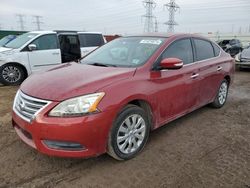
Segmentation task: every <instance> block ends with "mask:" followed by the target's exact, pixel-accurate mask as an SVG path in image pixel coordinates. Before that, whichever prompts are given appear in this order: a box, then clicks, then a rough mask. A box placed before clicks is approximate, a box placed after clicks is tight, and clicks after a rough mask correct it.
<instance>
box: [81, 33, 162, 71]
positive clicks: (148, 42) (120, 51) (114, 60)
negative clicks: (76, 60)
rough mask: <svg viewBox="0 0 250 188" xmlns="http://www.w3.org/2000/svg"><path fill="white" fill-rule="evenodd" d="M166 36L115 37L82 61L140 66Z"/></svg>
mask: <svg viewBox="0 0 250 188" xmlns="http://www.w3.org/2000/svg"><path fill="white" fill-rule="evenodd" d="M164 41H165V38H155V37H123V38H118V39H115V40H113V41H111V42H109V43H107V44H106V45H104V46H102V47H100V48H99V49H97V50H96V51H94V52H92V53H91V54H89V55H88V56H86V57H85V58H84V59H82V61H81V63H83V64H103V65H106V66H117V67H138V66H140V65H142V64H144V63H146V61H147V60H148V59H149V58H150V57H151V56H152V55H153V53H154V52H155V51H156V50H157V49H158V48H159V47H160V46H161V45H162V44H163V43H164Z"/></svg>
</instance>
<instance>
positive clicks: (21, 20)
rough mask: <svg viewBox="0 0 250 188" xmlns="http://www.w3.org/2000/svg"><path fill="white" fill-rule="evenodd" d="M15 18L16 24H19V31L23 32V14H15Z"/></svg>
mask: <svg viewBox="0 0 250 188" xmlns="http://www.w3.org/2000/svg"><path fill="white" fill-rule="evenodd" d="M16 16H17V17H18V21H17V22H18V23H19V24H20V29H21V31H24V17H25V15H23V14H16Z"/></svg>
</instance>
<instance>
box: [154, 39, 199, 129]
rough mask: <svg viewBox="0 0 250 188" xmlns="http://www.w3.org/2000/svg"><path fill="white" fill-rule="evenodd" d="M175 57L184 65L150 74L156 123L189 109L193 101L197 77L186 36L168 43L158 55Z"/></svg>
mask: <svg viewBox="0 0 250 188" xmlns="http://www.w3.org/2000/svg"><path fill="white" fill-rule="evenodd" d="M171 57H174V58H179V59H181V60H182V61H183V63H184V66H183V67H182V68H181V69H178V70H160V71H158V72H155V73H153V74H152V76H153V77H152V78H151V81H152V82H153V83H155V84H156V85H153V86H152V88H154V87H155V88H156V89H155V92H156V93H157V94H156V96H157V97H156V98H155V99H152V101H156V102H157V106H158V108H159V111H160V114H158V115H159V118H157V119H160V122H159V124H162V123H164V122H165V121H166V120H169V119H174V118H175V117H177V116H180V115H181V114H183V113H185V112H187V111H189V110H191V109H192V108H193V107H195V106H196V105H197V102H198V97H199V85H200V79H199V77H198V69H197V68H196V66H195V65H194V63H193V62H194V57H193V48H192V43H191V40H190V38H185V39H180V40H177V41H175V42H174V43H172V44H171V45H170V46H169V47H168V48H167V49H166V50H165V51H164V52H163V54H162V55H161V57H160V59H159V60H158V62H160V61H161V60H162V59H164V58H171Z"/></svg>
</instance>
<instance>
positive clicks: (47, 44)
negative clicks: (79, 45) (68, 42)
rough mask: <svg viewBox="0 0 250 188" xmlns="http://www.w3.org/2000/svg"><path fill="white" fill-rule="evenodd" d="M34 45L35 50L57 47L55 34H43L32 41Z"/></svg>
mask: <svg viewBox="0 0 250 188" xmlns="http://www.w3.org/2000/svg"><path fill="white" fill-rule="evenodd" d="M32 44H35V45H36V49H37V50H51V49H57V48H58V45H57V36H56V35H54V34H52V35H43V36H41V37H39V38H37V39H36V40H34V41H33V42H32Z"/></svg>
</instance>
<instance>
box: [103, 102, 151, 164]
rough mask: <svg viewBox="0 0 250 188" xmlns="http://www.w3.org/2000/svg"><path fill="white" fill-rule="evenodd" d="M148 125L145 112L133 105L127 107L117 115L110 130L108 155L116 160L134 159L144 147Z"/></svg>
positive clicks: (147, 135)
mask: <svg viewBox="0 0 250 188" xmlns="http://www.w3.org/2000/svg"><path fill="white" fill-rule="evenodd" d="M149 131H150V125H149V121H148V118H147V115H146V113H145V111H144V110H143V109H142V108H140V107H138V106H135V105H128V106H127V107H125V108H124V109H123V110H122V112H121V113H120V114H119V115H118V117H117V119H116V121H115V122H114V125H113V127H112V129H111V132H110V136H109V141H108V154H109V155H111V156H112V157H113V158H115V159H117V160H128V159H131V158H133V157H135V156H136V155H137V154H138V153H139V152H140V151H141V150H142V149H143V147H144V146H145V144H146V142H147V140H148V137H149Z"/></svg>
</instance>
